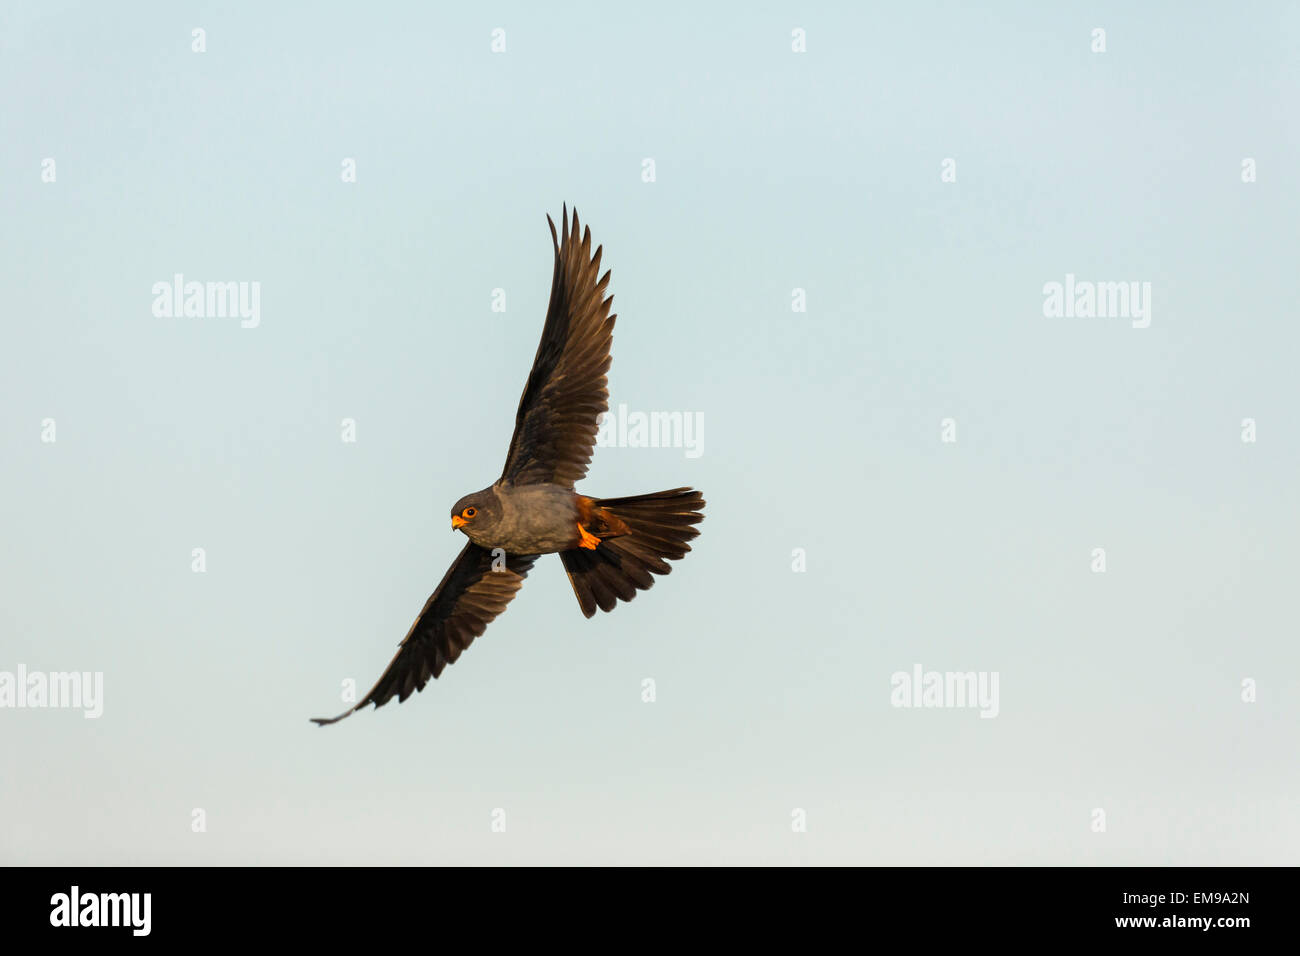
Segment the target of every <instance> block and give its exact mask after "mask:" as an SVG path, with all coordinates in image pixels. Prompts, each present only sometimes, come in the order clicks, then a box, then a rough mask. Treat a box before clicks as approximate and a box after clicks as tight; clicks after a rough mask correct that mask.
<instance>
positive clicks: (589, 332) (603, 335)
mask: <svg viewBox="0 0 1300 956" xmlns="http://www.w3.org/2000/svg"><path fill="white" fill-rule="evenodd" d="M568 218H569V217H568V210H567V207H566V210H565V212H564V214H563V215H562V216H561V223H560V225H561V236H562V238H561V239H560V240H559V241H558V242H557V241H556V235H555V223H554V222H551V217H550V216H547V217H546V221H547V222H548V223H550V225H551V242H552V243H553V244H554V245H555V274H554V276H553V277H552V279H551V304H550V307H549V308H548V309H547V310H546V326H545V327H544V328H543V329H542V341H541V344H540V345H538V346H537V356H536V358H534V359H533V370H532V371H531V372H530V373H529V374H528V382H527V384H525V385H524V394H523V396H522V397H521V398H520V399H519V411H518V412H517V413H516V415H515V434H514V437H513V438H511V439H510V453H509V455H507V457H506V467H505V471H503V472H502V474H501V481H502V482H505V483H507V484H514V485H536V484H542V483H550V484H556V485H562V486H564V487H566V488H572V487H573V485H574V483H575V482H577V481H578V480H580V479H581V478H582V476H583V475H585V474H586V473H587V464H588V463H589V462H590V461H591V450H592V447H593V446H594V445H595V444H596V430H597V425H596V419H597V418H598V417H599V416H600V415H602V414H603V413H604V412H605V411H607V410H608V409H609V389H608V388H607V387H606V380H605V373H606V372H608V371H609V363H610V357H609V346H610V343H611V342H612V341H613V338H614V319H615V318H617V316H613V315H610V314H609V308H610V305H611V303H612V302H613V301H614V299H613V297H612V296H611V297H610V298H605V287H606V286H607V285H608V284H609V271H608V270H606V272H605V274H604V275H603V276H601V275H600V253H601V247H597V249H596V254H595V255H594V256H593V255H592V254H591V230H590V229H586V230H584V231H583V232H582V234H581V236H582V238H581V239H579V233H578V211H577V210H576V209H575V210H574V211H573V221H572V224H570V223H569V221H568ZM597 276H600V278H599V279H598V278H597Z"/></svg>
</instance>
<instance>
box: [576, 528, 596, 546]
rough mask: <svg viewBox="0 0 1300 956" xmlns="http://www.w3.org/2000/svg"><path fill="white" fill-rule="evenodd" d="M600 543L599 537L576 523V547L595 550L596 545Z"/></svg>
mask: <svg viewBox="0 0 1300 956" xmlns="http://www.w3.org/2000/svg"><path fill="white" fill-rule="evenodd" d="M599 544H600V539H599V538H598V537H596V536H595V535H594V534H592V533H591V532H590V531H588V530H587V529H586V528H584V527H583V526H582V525H581V524H579V525H578V547H580V548H586V549H587V550H588V551H595V550H596V546H597V545H599Z"/></svg>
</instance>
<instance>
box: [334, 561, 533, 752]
mask: <svg viewBox="0 0 1300 956" xmlns="http://www.w3.org/2000/svg"><path fill="white" fill-rule="evenodd" d="M537 557H538V556H537V555H535V554H524V555H517V554H504V555H503V557H502V561H500V562H498V564H500V567H499V568H497V569H496V570H493V569H492V561H493V558H492V552H491V551H489V550H488V549H487V548H480V547H479V546H478V545H476V544H474V543H473V542H472V541H471V542H470V543H469V544H467V545H465V550H464V551H462V552H461V553H460V557H458V558H457V559H456V562H455V563H454V564H453V565H452V566H451V567H450V568H448V569H447V574H446V576H444V577H443V579H442V583H441V584H439V585H438V587H437V590H435V591H434V592H433V595H432V596H431V597H430V598H429V600H428V601H427V602H425V605H424V610H423V611H421V612H420V616H419V617H418V618H416V619H415V623H414V624H412V625H411V630H410V631H408V632H407V635H406V637H405V638H403V639H402V644H401V647H399V648H398V651H397V656H396V657H394V658H393V660H392V663H390V664H389V665H388V669H387V670H386V671H384V675H383V676H382V677H380V678H379V681H378V682H377V683H376V684H375V686H374V687H372V688H370V692H369V693H368V694H366V696H365V697H363V698H362V699H361V701H360V702H359V703H358V704H357V705H356V706H355V707H352V708H350V709H348V710H345V711H344V712H343V713H341V714H339V715H338V716H337V717H313V718H312V722H313V723H317V724H321V725H322V726H323V725H325V724H332V723H335V722H336V721H340V720H342V719H343V718H344V717H346V716H348V715H349V714H351V713H352V712H353V711H354V710H360V709H361V708H362V707H364V706H366V704H374V705H375V706H376V707H382V706H383V705H384V704H386V703H388V702H389V701H390V700H392V698H393V695H394V694H396V695H397V701H398V703H401V702H402V701H404V700H406V698H408V697H410V696H411V694H412V693H414V692H415V691H417V690H424V685H425V684H427V683H428V682H429V678H430V677H437V676H438V675H439V674H441V673H442V670H443V668H444V667H446V666H447V665H448V664H454V663H455V662H456V658H458V657H460V652H461V651H463V650H464V649H465V648H467V647H469V645H470V644H471V642H473V640H474V638H476V637H478V636H479V635H481V634H482V633H483V632H484V631H485V630H487V626H488V624H489V623H491V621H492V619H493V618H495V617H496V616H497V615H498V614H500V613H501V612H502V611H504V610H505V607H506V605H507V604H509V603H510V600H511V598H513V597H514V596H515V592H516V591H518V590H519V589H520V587H522V586H523V583H524V575H526V574H527V573H528V572H529V570H531V569H532V566H533V562H534V561H536V560H537Z"/></svg>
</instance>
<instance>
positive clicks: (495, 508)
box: [451, 488, 500, 541]
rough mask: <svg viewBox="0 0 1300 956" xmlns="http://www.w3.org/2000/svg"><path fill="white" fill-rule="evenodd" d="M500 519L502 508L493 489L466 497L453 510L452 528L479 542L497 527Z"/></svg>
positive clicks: (453, 506) (486, 489)
mask: <svg viewBox="0 0 1300 956" xmlns="http://www.w3.org/2000/svg"><path fill="white" fill-rule="evenodd" d="M499 517H500V506H499V503H498V501H497V496H496V492H494V491H493V490H492V489H491V488H485V489H483V490H482V491H476V492H474V493H473V494H472V495H466V496H465V497H464V498H461V499H460V501H458V502H456V503H455V504H454V505H452V508H451V528H452V530H453V531H463V532H465V534H466V535H467V536H468V537H469V538H470V540H472V541H476V540H478V539H479V538H480V537H482V536H483V535H484V533H485V532H487V531H489V530H490V529H491V528H493V527H495V525H496V522H497V519H498V518H499Z"/></svg>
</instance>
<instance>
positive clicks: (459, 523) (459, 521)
mask: <svg viewBox="0 0 1300 956" xmlns="http://www.w3.org/2000/svg"><path fill="white" fill-rule="evenodd" d="M467 524H469V522H468V521H466V520H465V519H464V518H462V517H461V516H460V515H452V516H451V530H452V531H455V530H456V529H457V528H463V527H464V526H465V525H467Z"/></svg>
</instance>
